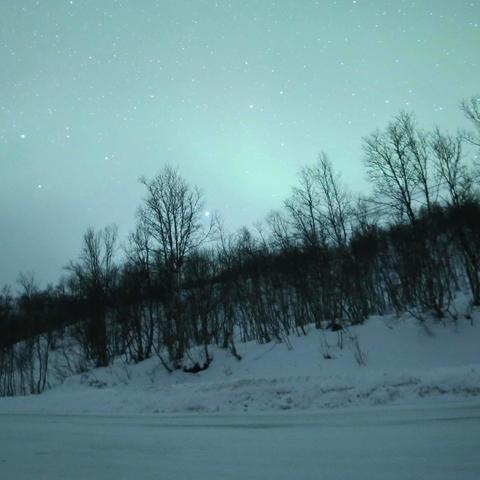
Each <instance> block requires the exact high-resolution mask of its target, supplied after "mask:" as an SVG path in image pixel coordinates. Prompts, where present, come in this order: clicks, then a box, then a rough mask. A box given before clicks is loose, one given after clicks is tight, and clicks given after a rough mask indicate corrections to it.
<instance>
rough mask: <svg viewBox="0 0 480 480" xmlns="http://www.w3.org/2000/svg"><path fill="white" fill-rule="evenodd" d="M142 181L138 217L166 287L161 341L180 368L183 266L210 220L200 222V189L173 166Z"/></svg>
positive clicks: (184, 339)
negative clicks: (142, 200) (164, 319)
mask: <svg viewBox="0 0 480 480" xmlns="http://www.w3.org/2000/svg"><path fill="white" fill-rule="evenodd" d="M141 183H142V184H143V185H144V186H145V188H146V191H147V195H146V197H145V198H144V202H143V205H142V206H141V207H140V209H139V218H140V220H141V221H142V222H143V224H144V225H145V228H146V231H147V232H148V235H149V236H150V238H151V239H152V250H153V252H154V253H155V255H156V257H157V259H158V268H159V270H161V271H162V272H163V275H164V276H165V284H166V288H167V299H166V302H165V307H166V308H165V314H166V320H167V322H166V325H165V327H166V328H163V336H164V342H165V343H166V344H167V348H168V349H169V353H170V357H171V359H172V361H173V363H174V365H173V366H174V368H179V367H180V363H181V360H182V358H183V355H184V353H185V350H186V348H187V343H188V341H187V335H186V333H187V332H186V322H185V318H184V317H185V315H184V308H183V305H182V297H181V281H182V268H183V266H184V263H185V259H186V257H187V256H188V255H190V254H191V253H192V252H194V251H195V249H196V248H198V247H200V245H201V244H202V243H203V242H204V241H205V240H207V238H208V237H209V235H210V234H211V232H212V223H210V224H209V225H208V226H205V225H204V222H202V211H203V195H202V192H201V191H200V190H199V189H198V188H197V187H191V186H190V185H189V184H188V183H187V182H186V181H185V180H184V179H183V178H182V177H181V176H180V174H179V173H178V171H177V170H176V169H174V168H172V167H170V166H166V167H164V168H163V169H162V170H161V171H160V173H159V174H158V175H156V176H155V177H153V178H152V179H151V180H147V179H146V178H142V179H141Z"/></svg>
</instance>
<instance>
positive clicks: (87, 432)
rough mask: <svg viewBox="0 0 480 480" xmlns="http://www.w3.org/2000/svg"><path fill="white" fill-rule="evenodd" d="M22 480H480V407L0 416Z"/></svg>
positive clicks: (0, 456) (3, 458)
mask: <svg viewBox="0 0 480 480" xmlns="http://www.w3.org/2000/svg"><path fill="white" fill-rule="evenodd" d="M0 432H1V434H0V471H1V477H2V478H5V479H15V480H31V479H38V480H42V479H45V480H47V479H48V480H60V479H61V480H64V479H66V478H68V479H69V480H84V479H87V478H92V479H96V480H122V479H125V480H127V479H129V480H130V479H138V480H150V479H151V480H153V479H155V480H156V479H159V478H162V479H175V480H187V479H188V480H189V479H195V480H203V479H209V480H215V479H222V480H224V479H228V480H236V479H241V480H244V479H249V480H257V479H258V480H260V479H262V480H268V479H275V480H287V479H289V480H291V479H296V480H297V479H298V480H310V479H312V480H314V479H315V480H335V479H338V480H340V479H341V480H345V479H356V480H363V479H365V480H376V479H382V480H385V479H392V480H394V479H399V480H400V479H401V480H408V479H427V478H434V479H435V480H447V479H449V480H450V479H452V478H455V479H457V480H476V479H478V478H479V475H480V458H479V456H478V441H479V438H480V436H479V433H480V404H479V402H478V401H477V402H476V403H469V402H461V403H457V404H445V403H444V404H441V405H436V406H433V405H431V404H428V405H427V404H423V405H422V406H415V407H405V406H387V407H386V406H383V407H367V408H358V407H357V408H349V409H335V410H324V411H322V412H317V413H298V412H289V413H283V414H261V415H255V414H248V415H244V414H241V415H234V414H229V415H213V416H211V415H210V416H209V415H183V416H172V415H156V416H150V415H145V416H143V415H136V416H118V415H117V416H89V415H78V416H58V415H24V414H22V415H0Z"/></svg>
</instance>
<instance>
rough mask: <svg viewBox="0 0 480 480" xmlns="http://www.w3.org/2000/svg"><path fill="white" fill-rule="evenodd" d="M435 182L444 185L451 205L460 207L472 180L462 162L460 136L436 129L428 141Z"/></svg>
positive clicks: (469, 192)
mask: <svg viewBox="0 0 480 480" xmlns="http://www.w3.org/2000/svg"><path fill="white" fill-rule="evenodd" d="M430 145H431V150H432V153H433V159H434V168H435V175H436V179H437V182H438V183H439V184H442V185H445V187H446V189H447V192H448V196H449V199H448V200H447V202H448V203H449V204H452V205H456V206H458V205H460V204H461V203H462V202H463V201H464V200H466V198H468V197H469V196H470V195H471V189H472V178H471V176H470V174H469V172H468V169H467V166H466V165H465V163H464V161H463V152H462V136H461V135H460V134H457V135H455V136H453V135H449V134H446V133H442V132H441V131H440V129H438V128H436V129H435V130H434V131H433V133H432V136H431V140H430Z"/></svg>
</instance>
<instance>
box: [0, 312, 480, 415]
mask: <svg viewBox="0 0 480 480" xmlns="http://www.w3.org/2000/svg"><path fill="white" fill-rule="evenodd" d="M352 338H353V340H352ZM355 338H356V339H357V340H354V339H355ZM290 342H291V348H288V346H287V345H286V344H285V343H282V344H278V343H274V342H271V343H269V344H266V345H258V344H256V343H255V342H251V343H247V344H240V343H239V344H238V345H237V349H238V352H239V353H240V354H241V355H242V357H243V358H242V360H241V361H238V360H236V359H235V358H234V357H233V356H232V355H231V354H230V353H229V352H227V351H224V350H221V349H218V348H213V347H212V348H211V349H210V352H211V354H212V355H213V362H212V364H211V366H210V368H209V369H208V370H206V371H203V372H200V373H198V374H188V373H183V372H175V373H174V374H168V373H167V372H166V371H165V369H163V368H162V367H161V365H160V364H159V361H158V359H157V358H151V359H149V360H147V361H145V362H142V363H141V364H138V365H128V366H125V365H123V364H122V362H121V361H118V362H117V363H116V365H114V366H113V367H110V368H106V369H98V370H95V371H92V372H89V373H86V374H83V375H76V376H73V377H70V378H67V379H66V380H65V381H64V382H63V384H62V385H59V386H57V387H55V388H53V389H52V390H50V391H47V392H46V393H44V394H42V395H40V396H31V397H22V398H19V397H16V398H0V413H19V414H22V413H48V414H85V413H89V414H126V415H129V414H138V413H141V414H159V413H192V412H197V413H217V412H219V413H243V412H257V413H258V412H275V411H285V410H291V411H318V410H321V409H324V408H334V407H346V406H351V405H353V406H370V405H377V406H378V405H384V404H412V403H416V402H420V403H422V402H434V403H439V402H440V403H441V402H444V401H458V400H468V399H475V398H480V348H479V345H480V315H478V314H476V315H475V316H474V319H473V321H470V320H467V319H459V320H458V322H457V323H453V322H451V321H450V322H446V323H445V324H441V323H440V324H431V325H429V327H428V329H426V328H425V327H424V326H421V325H419V323H418V322H417V321H415V320H414V319H412V318H405V319H398V318H393V317H385V318H379V317H378V318H371V319H369V320H368V322H367V323H366V324H365V325H362V326H359V327H356V328H352V329H351V338H350V339H348V338H347V336H345V338H344V346H343V349H340V348H339V346H338V335H337V333H333V332H323V331H322V332H321V331H318V330H315V329H313V328H311V329H310V332H309V334H308V335H307V336H301V337H296V336H292V337H291V338H290ZM359 351H360V352H361V356H362V358H363V359H364V364H362V365H360V364H359V363H358V361H357V360H358V355H359ZM53 358H54V357H53V356H52V359H53Z"/></svg>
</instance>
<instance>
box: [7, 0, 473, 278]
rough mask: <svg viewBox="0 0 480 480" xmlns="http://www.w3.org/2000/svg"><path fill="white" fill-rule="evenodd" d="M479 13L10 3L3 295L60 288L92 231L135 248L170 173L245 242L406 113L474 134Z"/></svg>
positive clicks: (210, 0) (416, 7)
mask: <svg viewBox="0 0 480 480" xmlns="http://www.w3.org/2000/svg"><path fill="white" fill-rule="evenodd" d="M479 46H480V0H469V1H464V0H430V1H422V0H417V1H412V0H409V1H400V0H395V1H381V0H378V1H374V0H370V1H367V0H357V1H352V0H337V1H327V0H325V1H323V0H319V1H306V0H305V1H302V0H292V1H289V0H285V1H281V0H278V1H268V0H263V1H262V0H257V1H247V0H238V1H218V2H215V1H214V0H203V1H179V0H172V1H142V0H131V1H128V0H118V1H114V0H102V1H101V0H91V1H90V0H86V1H82V0H72V1H68V0H67V1H63V0H51V1H46V0H40V1H21V0H0V61H1V64H0V65H1V67H0V68H1V70H0V72H1V73H0V265H1V266H0V284H2V283H6V282H8V283H14V282H15V279H16V277H17V274H18V272H19V271H34V272H36V276H37V278H38V279H39V280H41V281H42V282H46V281H55V280H56V279H58V277H59V275H60V274H61V273H62V267H63V266H65V265H66V264H67V263H68V260H69V259H71V258H74V257H76V255H77V254H78V252H79V248H80V244H81V236H82V234H83V232H84V231H85V229H86V228H87V227H88V226H94V227H103V226H104V225H106V224H110V223H117V224H118V225H119V228H120V235H121V237H125V236H126V234H127V233H128V231H129V230H130V229H132V227H133V225H134V222H135V211H136V209H137V207H138V205H139V204H140V201H141V198H142V187H141V185H140V184H139V183H138V178H139V177H140V176H141V175H146V176H147V177H151V176H153V175H154V174H155V173H156V172H158V171H159V169H160V168H161V167H162V166H163V165H165V164H166V163H169V164H171V165H174V166H178V168H179V170H180V172H181V174H182V175H183V176H185V177H186V178H187V179H188V180H189V181H190V182H191V183H194V184H197V185H198V186H200V187H201V188H202V189H203V190H204V192H205V195H206V199H207V202H206V207H205V208H206V210H208V211H214V210H216V211H218V212H219V213H220V214H221V216H222V217H223V218H224V219H225V221H226V224H227V226H228V227H229V228H230V229H234V228H236V227H238V226H240V225H242V224H247V225H251V224H252V223H253V222H254V221H256V220H261V219H262V218H264V216H265V215H266V214H267V213H268V211H269V210H271V209H272V208H278V207H280V206H281V204H282V201H283V199H284V198H285V197H286V196H287V195H288V193H289V191H290V187H291V186H292V185H293V184H294V183H295V180H296V174H297V172H298V170H299V168H300V167H301V166H302V165H305V164H308V163H311V162H313V161H315V159H316V157H317V155H318V153H319V152H320V151H322V150H324V151H326V152H327V153H328V154H329V156H330V158H331V159H332V161H333V163H334V165H335V167H336V168H337V169H338V170H341V171H342V172H343V175H344V178H345V180H346V182H347V183H348V184H349V186H350V187H351V188H352V189H353V190H354V191H365V190H366V189H367V183H366V180H365V173H364V168H363V166H362V161H361V158H362V151H361V138H362V136H365V135H367V134H369V133H371V132H372V131H373V130H374V129H376V128H378V127H380V128H381V127H384V126H385V125H386V123H387V122H388V120H389V119H391V117H392V116H393V115H395V114H397V113H399V112H400V111H401V110H402V109H405V110H408V111H414V112H415V113H416V114H417V118H418V120H419V122H420V123H421V124H422V125H423V126H425V127H428V128H430V127H432V126H433V125H436V124H438V125H440V126H442V127H445V128H449V129H451V130H455V129H456V128H457V127H464V126H465V122H464V120H463V116H462V113H461V111H460V109H459V108H458V105H459V102H460V100H461V99H462V98H464V97H469V96H472V95H473V94H476V93H479V91H480V49H479Z"/></svg>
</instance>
